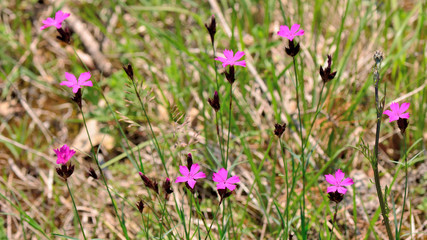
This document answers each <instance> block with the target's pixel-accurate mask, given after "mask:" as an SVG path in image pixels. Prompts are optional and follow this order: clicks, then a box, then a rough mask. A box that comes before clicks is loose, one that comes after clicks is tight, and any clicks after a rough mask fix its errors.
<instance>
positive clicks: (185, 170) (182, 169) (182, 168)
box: [179, 166, 190, 176]
mask: <svg viewBox="0 0 427 240" xmlns="http://www.w3.org/2000/svg"><path fill="white" fill-rule="evenodd" d="M179 172H180V173H181V174H182V176H188V174H190V171H188V168H187V167H186V166H179Z"/></svg>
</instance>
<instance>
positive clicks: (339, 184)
mask: <svg viewBox="0 0 427 240" xmlns="http://www.w3.org/2000/svg"><path fill="white" fill-rule="evenodd" d="M325 178H326V181H327V182H328V183H330V184H332V185H333V186H330V187H328V189H327V192H328V193H330V192H335V191H337V192H339V193H341V194H345V193H346V192H347V189H346V188H345V187H343V186H350V185H352V184H354V182H353V179H351V178H346V179H344V180H343V178H344V173H343V172H342V171H341V169H338V170H337V171H336V172H335V177H334V176H333V175H331V174H327V175H325Z"/></svg>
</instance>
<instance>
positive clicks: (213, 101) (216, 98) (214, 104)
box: [208, 91, 221, 112]
mask: <svg viewBox="0 0 427 240" xmlns="http://www.w3.org/2000/svg"><path fill="white" fill-rule="evenodd" d="M208 102H209V104H210V105H211V107H212V108H213V109H214V110H215V112H218V111H219V109H220V107H221V106H220V104H219V96H218V92H217V91H215V93H214V96H213V98H208Z"/></svg>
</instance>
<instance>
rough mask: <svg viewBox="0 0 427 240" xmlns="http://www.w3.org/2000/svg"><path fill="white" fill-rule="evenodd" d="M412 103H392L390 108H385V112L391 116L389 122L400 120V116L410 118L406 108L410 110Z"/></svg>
mask: <svg viewBox="0 0 427 240" xmlns="http://www.w3.org/2000/svg"><path fill="white" fill-rule="evenodd" d="M409 105H411V104H410V103H402V105H401V106H400V107H399V103H395V102H393V103H391V104H390V109H391V111H390V110H385V111H384V112H383V114H386V115H387V116H389V117H390V121H389V122H393V121H396V120H399V118H406V119H408V118H409V113H405V111H406V110H408V108H409Z"/></svg>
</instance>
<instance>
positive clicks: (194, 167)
mask: <svg viewBox="0 0 427 240" xmlns="http://www.w3.org/2000/svg"><path fill="white" fill-rule="evenodd" d="M199 170H200V166H199V164H197V163H194V164H193V165H191V168H190V176H193V175H194V174H196V173H197V172H198V171H199Z"/></svg>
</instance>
